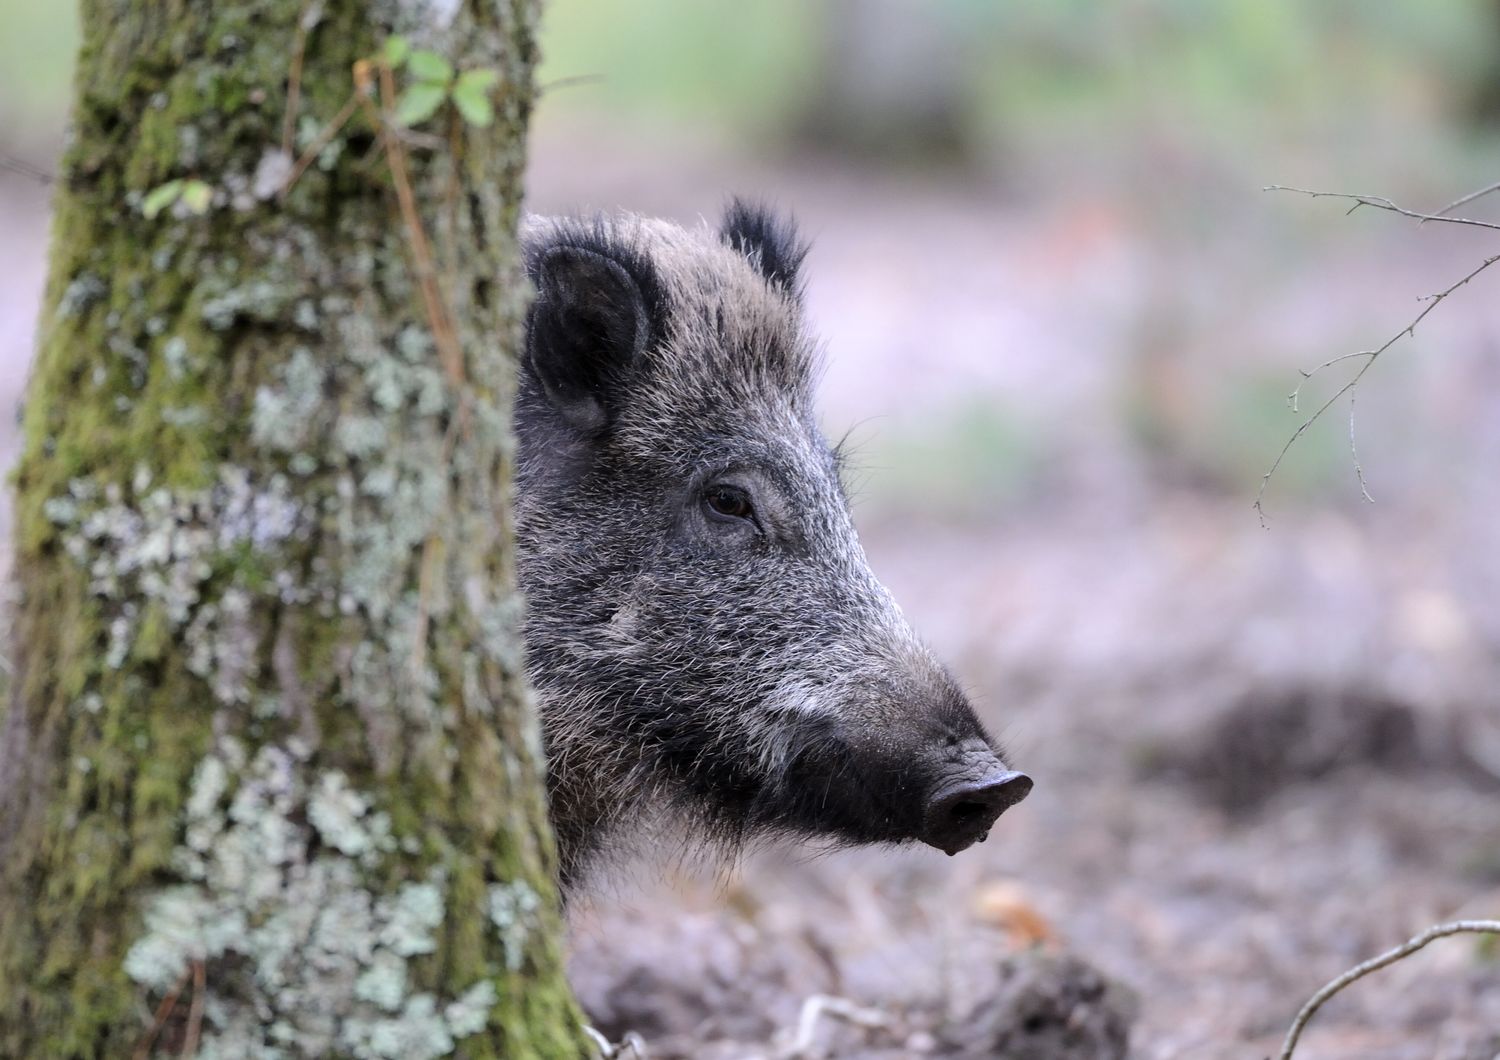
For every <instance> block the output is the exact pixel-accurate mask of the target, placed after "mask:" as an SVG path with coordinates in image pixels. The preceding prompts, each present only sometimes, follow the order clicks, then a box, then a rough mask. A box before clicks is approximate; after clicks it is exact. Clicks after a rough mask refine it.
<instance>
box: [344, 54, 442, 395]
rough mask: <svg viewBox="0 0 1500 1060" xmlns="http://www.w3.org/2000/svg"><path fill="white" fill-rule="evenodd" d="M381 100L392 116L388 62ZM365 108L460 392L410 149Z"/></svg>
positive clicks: (432, 321)
mask: <svg viewBox="0 0 1500 1060" xmlns="http://www.w3.org/2000/svg"><path fill="white" fill-rule="evenodd" d="M379 78H380V99H381V104H382V106H383V107H384V109H385V112H386V113H387V114H389V113H390V112H391V110H392V108H394V107H395V105H396V82H395V78H394V77H393V75H392V74H391V68H390V66H389V64H387V63H381V64H380V65H379ZM362 98H363V99H364V102H365V105H366V106H367V107H368V108H369V109H370V110H371V112H372V113H371V120H372V121H373V122H375V123H376V125H377V127H378V128H379V129H380V134H381V137H382V138H383V139H384V140H385V153H386V161H387V162H388V163H389V164H390V167H391V180H392V182H393V183H394V184H395V185H396V201H397V203H398V204H399V205H400V207H401V218H402V220H403V221H404V222H405V223H406V233H407V236H408V238H409V239H410V241H411V253H412V258H413V264H414V265H415V266H416V273H417V284H418V287H419V288H420V289H421V292H422V303H423V308H425V309H426V311H427V322H428V324H430V325H431V326H432V337H433V338H434V339H435V340H436V342H437V348H438V360H440V361H441V362H442V364H443V371H444V372H445V373H446V374H447V376H448V381H449V382H450V383H452V384H453V386H454V388H455V389H456V390H460V391H461V389H462V386H463V382H464V362H463V351H462V349H461V348H460V347H459V344H458V336H457V334H456V333H455V332H454V329H453V321H452V319H451V318H450V317H449V315H448V307H447V303H445V302H444V300H443V296H442V292H441V291H439V290H438V285H437V270H436V269H435V268H434V266H433V261H432V247H431V245H430V244H429V243H428V242H427V232H426V230H425V229H424V228H423V227H422V216H421V214H420V213H418V211H417V197H416V195H415V193H414V192H413V191H412V187H411V177H410V176H409V175H408V173H407V169H406V148H405V147H404V146H403V145H402V143H401V138H400V137H399V136H397V135H396V134H395V132H394V131H393V130H392V127H391V123H390V122H389V121H387V120H385V119H384V117H383V116H382V115H381V114H379V113H376V112H375V105H374V103H373V102H372V101H371V100H370V99H369V97H368V96H363V97H362Z"/></svg>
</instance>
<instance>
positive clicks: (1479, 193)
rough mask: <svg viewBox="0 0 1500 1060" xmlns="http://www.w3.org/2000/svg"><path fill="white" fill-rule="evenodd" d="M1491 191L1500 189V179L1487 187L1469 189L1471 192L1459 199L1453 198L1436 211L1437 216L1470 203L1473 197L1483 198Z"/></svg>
mask: <svg viewBox="0 0 1500 1060" xmlns="http://www.w3.org/2000/svg"><path fill="white" fill-rule="evenodd" d="M1492 191H1500V181H1496V182H1495V183H1494V184H1491V185H1490V186H1489V187H1487V188H1480V189H1479V190H1478V191H1471V192H1469V194H1467V195H1465V196H1464V197H1463V198H1461V199H1454V200H1453V201H1452V202H1450V203H1449V204H1448V205H1447V206H1444V207H1443V208H1442V209H1441V210H1439V211H1438V216H1439V217H1441V216H1442V215H1443V214H1445V213H1447V212H1448V211H1449V210H1456V209H1458V208H1459V207H1460V206H1463V205H1464V204H1466V203H1471V202H1473V201H1474V200H1475V199H1480V198H1483V197H1484V196H1486V195H1488V194H1489V193H1490V192H1492Z"/></svg>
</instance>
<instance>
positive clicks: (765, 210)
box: [719, 197, 808, 295]
mask: <svg viewBox="0 0 1500 1060" xmlns="http://www.w3.org/2000/svg"><path fill="white" fill-rule="evenodd" d="M719 237H720V238H721V239H723V240H724V242H725V243H728V244H729V245H730V246H731V247H733V248H734V249H735V250H736V251H738V252H739V253H741V254H743V255H745V257H747V258H749V259H750V263H751V264H752V265H754V266H755V267H756V268H757V269H759V270H760V272H761V275H762V276H764V277H765V278H766V279H767V280H768V281H770V282H771V283H773V284H775V285H776V286H778V287H780V288H782V289H783V290H785V291H786V292H787V293H788V294H792V295H795V294H797V293H798V285H797V270H798V269H799V268H801V267H802V259H803V258H805V257H807V249H808V248H807V244H806V243H804V242H803V241H802V238H801V237H800V236H799V235H798V234H797V226H796V224H795V223H794V222H793V221H792V219H791V218H789V217H778V216H776V215H775V214H774V213H772V212H771V210H770V208H769V207H767V206H764V205H762V204H759V203H750V202H746V201H745V200H744V199H741V198H739V197H735V198H733V199H731V200H730V201H729V206H728V207H727V208H726V209H725V210H724V221H723V223H722V224H721V225H720V226H719Z"/></svg>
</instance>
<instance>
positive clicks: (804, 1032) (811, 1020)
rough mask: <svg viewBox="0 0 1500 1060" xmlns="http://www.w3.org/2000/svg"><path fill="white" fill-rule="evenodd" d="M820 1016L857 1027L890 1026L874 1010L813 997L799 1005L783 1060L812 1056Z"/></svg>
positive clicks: (886, 1018) (843, 1000) (828, 996)
mask: <svg viewBox="0 0 1500 1060" xmlns="http://www.w3.org/2000/svg"><path fill="white" fill-rule="evenodd" d="M824 1016H835V1017H837V1018H838V1019H841V1020H845V1021H847V1022H849V1023H853V1024H855V1025H856V1026H859V1027H865V1028H878V1027H886V1026H889V1025H890V1022H891V1021H890V1017H889V1016H887V1015H886V1014H885V1013H884V1012H881V1011H879V1010H877V1009H872V1008H865V1007H863V1006H861V1005H857V1004H855V1003H854V1002H853V1001H850V1000H849V999H848V998H842V997H834V996H832V995H831V994H814V995H812V996H811V997H809V998H808V999H807V1000H806V1001H804V1002H802V1011H801V1012H800V1013H799V1014H798V1017H797V1034H796V1037H794V1038H793V1039H792V1041H791V1044H790V1045H788V1046H787V1047H786V1048H785V1049H784V1050H783V1051H782V1053H781V1056H782V1057H783V1060H800V1058H804V1057H811V1056H813V1055H815V1054H814V1046H815V1045H816V1043H817V1037H818V1024H819V1022H821V1021H822V1019H823V1017H824Z"/></svg>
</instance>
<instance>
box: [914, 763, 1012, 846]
mask: <svg viewBox="0 0 1500 1060" xmlns="http://www.w3.org/2000/svg"><path fill="white" fill-rule="evenodd" d="M997 766H998V763H997ZM1031 787H1032V782H1031V778H1030V777H1028V776H1027V775H1026V774H1025V773H1019V772H1017V771H1015V770H1013V769H1005V768H1004V767H1003V766H999V767H998V768H996V769H994V770H992V771H991V772H990V773H988V774H987V775H985V776H983V777H982V778H981V779H979V780H972V779H966V780H962V781H958V782H955V783H949V784H947V785H944V786H941V787H939V788H938V789H937V790H936V791H935V792H934V794H933V795H932V797H931V798H930V799H929V800H928V803H927V811H926V813H925V814H924V816H923V819H922V831H921V833H920V834H919V835H918V836H917V838H918V839H920V840H921V841H922V842H924V843H926V844H927V845H928V846H932V847H936V848H937V849H939V850H941V851H942V852H943V853H944V854H947V855H948V856H949V857H952V856H953V855H954V854H957V853H958V852H959V851H961V850H967V849H968V848H969V847H971V846H973V845H974V844H975V843H983V842H984V841H985V840H986V839H988V838H989V834H990V829H991V828H992V827H993V826H994V824H995V821H996V820H997V819H998V818H999V817H1000V815H1001V814H1002V813H1004V812H1005V811H1006V810H1008V809H1010V808H1011V807H1012V806H1014V805H1015V804H1016V803H1018V802H1020V801H1021V800H1022V799H1024V798H1025V797H1026V796H1027V795H1029V794H1031Z"/></svg>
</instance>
